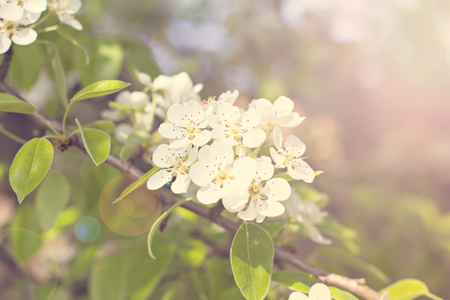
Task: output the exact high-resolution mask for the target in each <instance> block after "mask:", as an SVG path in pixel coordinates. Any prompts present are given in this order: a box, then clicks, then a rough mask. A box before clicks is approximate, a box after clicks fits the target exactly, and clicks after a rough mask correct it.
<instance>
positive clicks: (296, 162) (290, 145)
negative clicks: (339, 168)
mask: <svg viewBox="0 0 450 300" xmlns="http://www.w3.org/2000/svg"><path fill="white" fill-rule="evenodd" d="M273 140H274V144H275V147H276V148H277V150H275V149H274V148H270V154H271V155H272V159H273V160H274V161H275V163H276V164H277V165H276V166H277V167H278V168H286V167H287V169H288V173H289V176H291V177H292V178H294V179H297V180H303V181H305V182H308V183H311V182H313V180H314V171H313V170H312V169H311V167H310V166H309V165H308V164H307V163H306V162H304V161H303V158H302V155H303V153H305V148H306V147H305V144H303V142H302V141H300V139H299V138H298V137H296V136H294V135H290V136H288V137H287V138H286V140H285V141H284V148H283V146H282V142H283V135H282V134H281V129H280V128H279V127H275V128H274V130H273Z"/></svg>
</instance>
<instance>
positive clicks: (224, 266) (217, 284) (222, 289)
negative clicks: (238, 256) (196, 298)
mask: <svg viewBox="0 0 450 300" xmlns="http://www.w3.org/2000/svg"><path fill="white" fill-rule="evenodd" d="M205 267H206V272H207V277H208V279H209V284H210V289H209V291H210V297H209V299H216V300H229V299H233V300H236V299H244V298H243V297H242V295H241V292H240V291H239V289H238V287H237V286H236V283H235V282H234V280H233V274H232V271H231V268H230V263H229V262H228V261H225V260H223V259H217V258H211V259H208V261H207V262H206V264H205ZM231 293H232V294H231ZM230 294H231V295H230Z"/></svg>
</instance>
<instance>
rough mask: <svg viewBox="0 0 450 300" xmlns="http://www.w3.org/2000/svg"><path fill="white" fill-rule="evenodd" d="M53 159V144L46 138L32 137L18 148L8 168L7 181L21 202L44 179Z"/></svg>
mask: <svg viewBox="0 0 450 300" xmlns="http://www.w3.org/2000/svg"><path fill="white" fill-rule="evenodd" d="M52 161H53V146H52V144H51V143H50V142H49V141H48V140H46V139H38V138H35V139H32V140H30V141H28V142H27V143H26V144H25V145H23V146H22V148H20V150H19V152H17V154H16V156H15V157H14V161H13V163H12V165H11V168H10V169H9V182H10V184H11V187H12V189H13V190H14V192H15V193H16V195H17V198H18V200H19V203H22V201H23V199H24V198H25V196H26V195H28V194H29V193H31V192H32V191H33V190H34V189H35V188H36V187H37V186H38V185H39V183H40V182H41V181H42V179H44V177H45V175H46V174H47V172H48V170H49V169H50V166H51V164H52Z"/></svg>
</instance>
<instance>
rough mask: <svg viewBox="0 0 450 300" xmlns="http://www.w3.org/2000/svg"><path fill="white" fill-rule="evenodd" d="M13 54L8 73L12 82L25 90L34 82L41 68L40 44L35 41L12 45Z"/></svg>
mask: <svg viewBox="0 0 450 300" xmlns="http://www.w3.org/2000/svg"><path fill="white" fill-rule="evenodd" d="M13 47H14V55H13V58H12V61H11V65H10V68H9V75H10V76H11V77H12V79H13V80H14V82H15V83H16V84H17V85H18V86H19V87H21V88H23V89H25V90H27V91H28V90H30V89H31V88H32V87H33V85H34V84H35V83H36V80H37V79H38V76H39V74H40V71H41V70H40V68H41V62H42V58H41V46H40V45H39V44H37V43H34V44H31V45H27V46H18V45H14V46H13Z"/></svg>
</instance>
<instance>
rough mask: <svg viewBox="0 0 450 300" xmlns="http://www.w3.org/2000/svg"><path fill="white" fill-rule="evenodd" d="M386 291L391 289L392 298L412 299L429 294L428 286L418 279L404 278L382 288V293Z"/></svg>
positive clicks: (394, 299) (393, 299) (390, 296)
mask: <svg viewBox="0 0 450 300" xmlns="http://www.w3.org/2000/svg"><path fill="white" fill-rule="evenodd" d="M385 291H389V299H391V300H412V299H416V298H417V297H419V296H425V295H427V294H428V287H427V285H426V284H425V283H423V282H422V281H420V280H417V279H403V280H399V281H397V282H395V283H393V284H391V285H389V286H388V287H386V288H384V289H382V290H381V291H380V294H383V293H384V292H385Z"/></svg>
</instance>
